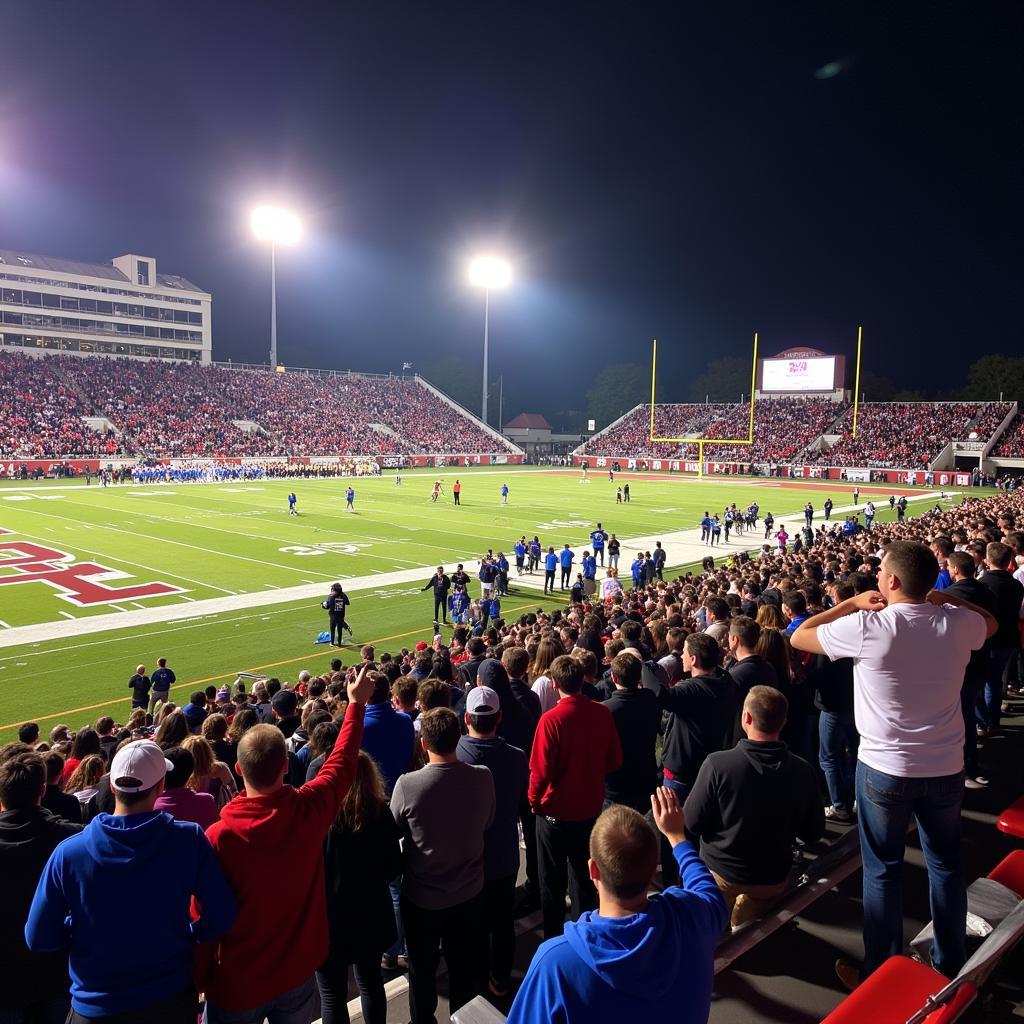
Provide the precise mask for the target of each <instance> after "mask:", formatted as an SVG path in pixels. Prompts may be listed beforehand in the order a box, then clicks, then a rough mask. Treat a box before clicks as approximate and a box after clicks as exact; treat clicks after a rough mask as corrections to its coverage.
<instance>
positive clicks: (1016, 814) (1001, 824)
mask: <svg viewBox="0 0 1024 1024" xmlns="http://www.w3.org/2000/svg"><path fill="white" fill-rule="evenodd" d="M996 827H997V828H998V829H999V831H1000V832H1008V833H1009V834H1010V835H1011V836H1016V837H1017V838H1018V839H1024V796H1022V797H1018V798H1017V799H1016V800H1015V801H1014V802H1013V803H1012V804H1010V806H1009V807H1007V808H1006V810H1005V811H1003V813H1002V814H1000V815H999V821H998V822H996Z"/></svg>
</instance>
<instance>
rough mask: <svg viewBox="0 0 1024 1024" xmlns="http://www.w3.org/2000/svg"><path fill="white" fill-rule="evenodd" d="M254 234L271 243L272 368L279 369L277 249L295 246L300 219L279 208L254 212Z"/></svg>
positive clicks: (260, 208) (264, 207) (299, 230)
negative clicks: (284, 246) (282, 246)
mask: <svg viewBox="0 0 1024 1024" xmlns="http://www.w3.org/2000/svg"><path fill="white" fill-rule="evenodd" d="M250 222H251V224H252V232H253V234H254V235H255V236H256V237H257V238H259V239H260V240H262V241H264V242H269V243H270V368H271V369H272V370H276V369H277V247H278V245H294V244H295V243H296V242H297V241H298V240H299V236H300V235H301V234H302V225H301V224H300V223H299V218H298V217H296V216H295V214H294V213H290V212H289V211H288V210H282V209H281V208H280V207H277V206H260V207H257V209H255V210H253V211H252V218H251V221H250Z"/></svg>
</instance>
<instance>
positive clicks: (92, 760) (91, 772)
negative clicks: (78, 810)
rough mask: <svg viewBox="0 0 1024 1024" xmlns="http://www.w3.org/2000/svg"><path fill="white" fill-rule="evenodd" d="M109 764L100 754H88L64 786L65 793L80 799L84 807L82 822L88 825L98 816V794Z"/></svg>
mask: <svg viewBox="0 0 1024 1024" xmlns="http://www.w3.org/2000/svg"><path fill="white" fill-rule="evenodd" d="M106 770H107V763H106V761H104V760H103V757H102V755H100V754H88V755H87V756H85V757H83V758H82V760H81V761H80V762H79V764H78V767H77V768H76V769H75V770H74V772H72V774H71V777H70V778H69V779H68V781H67V782H66V783H65V785H64V792H65V793H70V794H71V795H73V796H75V797H77V798H78V802H79V803H80V804H81V805H82V822H83V823H84V824H88V823H89V822H90V821H91V820H92V818H93V817H95V815H96V794H97V792H98V791H99V785H100V779H102V778H103V774H104V772H106Z"/></svg>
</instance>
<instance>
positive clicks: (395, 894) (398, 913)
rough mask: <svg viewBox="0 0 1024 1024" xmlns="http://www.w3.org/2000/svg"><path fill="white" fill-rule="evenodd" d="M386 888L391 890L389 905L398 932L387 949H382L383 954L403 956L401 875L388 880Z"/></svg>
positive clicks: (403, 931)
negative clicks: (391, 908) (393, 914)
mask: <svg viewBox="0 0 1024 1024" xmlns="http://www.w3.org/2000/svg"><path fill="white" fill-rule="evenodd" d="M388 888H389V889H390V890H391V906H392V907H393V908H394V911H395V929H396V930H397V932H398V937H397V938H396V939H395V941H394V942H393V943H392V944H391V947H390V948H389V949H386V950H384V955H385V956H405V929H403V928H402V910H401V897H402V876H401V875H399V876H398V877H397V878H395V879H393V880H392V881H390V882H388Z"/></svg>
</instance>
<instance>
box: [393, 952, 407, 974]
mask: <svg viewBox="0 0 1024 1024" xmlns="http://www.w3.org/2000/svg"><path fill="white" fill-rule="evenodd" d="M396 959H397V960H398V969H399V970H400V971H407V970H409V957H408V955H407V954H406V953H399V954H398V956H397V957H396Z"/></svg>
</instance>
